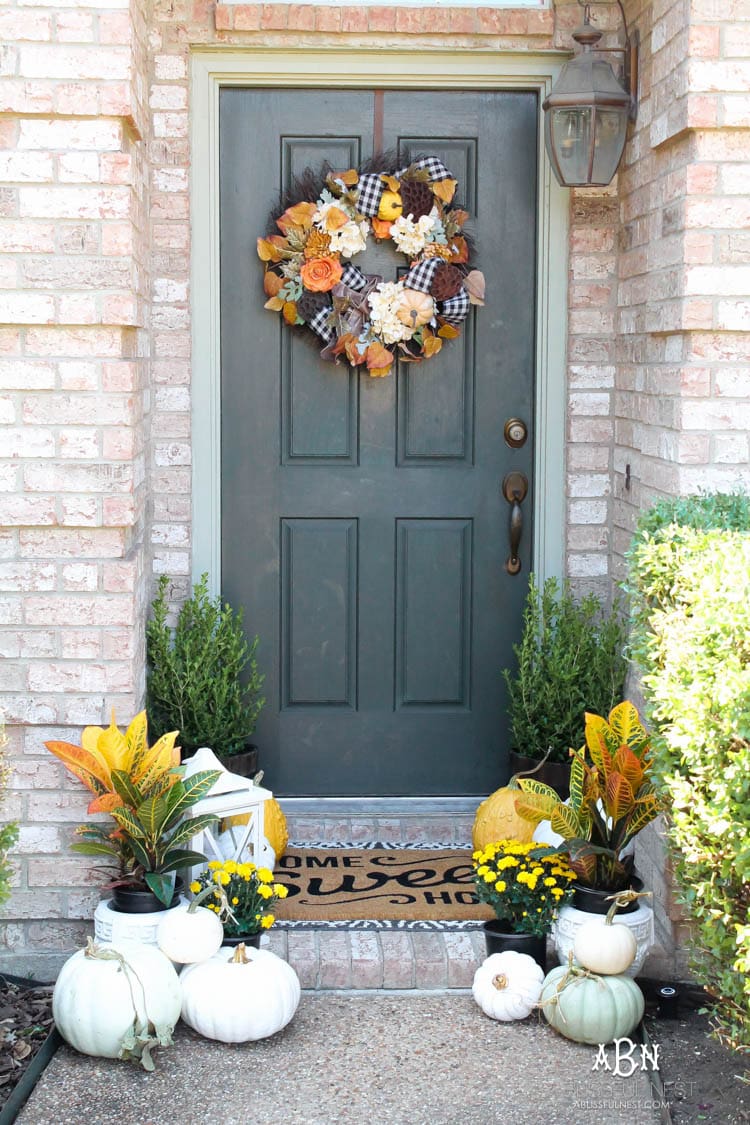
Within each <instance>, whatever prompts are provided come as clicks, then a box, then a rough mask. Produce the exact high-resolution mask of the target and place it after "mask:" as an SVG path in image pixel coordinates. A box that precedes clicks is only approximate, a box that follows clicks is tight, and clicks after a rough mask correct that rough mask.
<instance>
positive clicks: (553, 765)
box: [509, 750, 570, 801]
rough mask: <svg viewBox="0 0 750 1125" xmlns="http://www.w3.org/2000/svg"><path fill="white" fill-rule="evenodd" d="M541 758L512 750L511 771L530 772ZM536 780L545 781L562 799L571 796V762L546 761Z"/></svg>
mask: <svg viewBox="0 0 750 1125" xmlns="http://www.w3.org/2000/svg"><path fill="white" fill-rule="evenodd" d="M539 761H540V759H539V758H527V757H525V756H524V755H523V754H516V752H515V751H514V750H511V753H510V757H509V764H510V772H511V773H512V774H515V773H530V772H531V770H533V769H535V768H536V767H537V766H538V765H539ZM534 779H535V780H536V781H543V782H544V784H545V785H549V787H550V788H551V789H554V791H555V793H557V795H558V797H559V798H560V799H561V800H562V801H566V800H567V799H568V797H569V796H570V764H569V763H568V762H545V763H544V765H543V766H540V768H539V769H538V770H537V771H536V773H535V774H534Z"/></svg>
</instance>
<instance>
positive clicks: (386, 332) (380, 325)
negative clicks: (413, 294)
mask: <svg viewBox="0 0 750 1125" xmlns="http://www.w3.org/2000/svg"><path fill="white" fill-rule="evenodd" d="M403 291H404V284H403V282H402V281H384V282H381V283H380V285H378V286H376V288H375V289H374V290H373V291H372V293H370V294H368V297H367V301H368V304H369V306H370V309H371V310H372V311H371V316H370V322H371V324H372V327H373V329H374V330H375V332H376V334H377V335H378V336H380V338H381V339H382V340H383V341H384V342H385V343H386V344H396V343H398V341H399V340H409V339H411V335H412V330H411V327H410V326H409V325H407V324H402V323H401V321H400V320H399V319H398V316H397V315H396V314H397V310H398V309H399V308H400V307H401V294H402V293H403Z"/></svg>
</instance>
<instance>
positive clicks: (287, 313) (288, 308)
mask: <svg viewBox="0 0 750 1125" xmlns="http://www.w3.org/2000/svg"><path fill="white" fill-rule="evenodd" d="M281 313H282V316H283V317H284V320H285V321H286V322H287V324H296V323H297V306H296V305H295V303H294V301H285V302H284V306H283V308H282V310H281Z"/></svg>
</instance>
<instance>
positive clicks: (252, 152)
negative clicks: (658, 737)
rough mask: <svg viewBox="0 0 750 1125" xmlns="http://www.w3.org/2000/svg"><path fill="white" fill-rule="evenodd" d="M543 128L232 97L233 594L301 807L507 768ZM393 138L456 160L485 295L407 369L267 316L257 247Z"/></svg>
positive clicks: (444, 783) (529, 450) (375, 263)
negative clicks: (307, 174) (314, 338)
mask: <svg viewBox="0 0 750 1125" xmlns="http://www.w3.org/2000/svg"><path fill="white" fill-rule="evenodd" d="M537 121H538V106H537V98H536V94H534V93H531V92H525V91H514V92H472V91H445V92H439V91H409V92H401V91H390V90H389V91H361V90H318V89H315V90H295V89H285V90H258V89H252V90H251V89H239V88H232V89H225V90H223V91H222V95H221V107H220V154H221V156H220V199H221V354H222V367H221V386H222V404H221V443H222V501H221V503H222V545H221V546H222V574H221V588H222V593H223V595H224V596H225V597H226V598H227V599H228V600H229V601H231V602H232V604H233V605H235V606H240V605H242V606H244V607H245V617H246V625H247V629H248V632H249V633H250V634H253V633H256V632H257V633H258V634H259V636H260V640H261V643H260V647H259V650H258V657H259V664H260V666H261V669H262V671H263V672H265V675H266V684H265V694H266V697H267V702H266V706H265V708H264V711H263V713H262V716H261V719H260V722H259V724H258V729H257V732H256V736H255V741H256V742H257V743H258V744H259V746H260V751H261V757H262V764H263V766H264V768H265V770H266V779H267V782H268V784H269V785H270V787H271V788H272V789H273V790H274V791H276V792H277V793H279V794H284V795H300V796H301V795H310V796H313V795H321V794H322V795H328V796H337V795H340V796H347V795H363V796H364V795H377V796H389V795H394V796H418V795H438V794H440V795H462V794H467V795H468V794H479V793H485V792H488V791H489V790H490V789H491V788H493V787H495V786H496V785H497V784H498V783H500V782H501V781H502V780H503V778H504V777H505V776H506V773H507V771H506V754H507V748H508V731H507V721H506V718H505V693H504V690H503V685H502V681H501V675H500V673H501V669H502V668H503V667H505V666H506V665H509V664H510V663H511V661H512V658H513V654H512V645H513V643H514V642H515V641H517V639H518V636H519V630H520V621H521V612H522V605H523V599H524V595H525V592H526V584H527V578H528V571H529V563H530V559H531V554H532V542H533V540H532V532H533V529H532V520H531V515H532V504H533V481H532V479H531V468H532V464H533V404H534V351H535V348H534V325H535V288H536V286H535V260H536V227H535V223H536V176H537V166H536V165H537V162H536V152H537ZM376 148H377V150H379V151H380V150H382V149H391V150H397V151H398V158H399V162H400V163H403V164H407V163H408V162H409V160H410V159H412V158H415V157H416V156H418V155H420V154H434V155H436V156H438V157H439V158H440V159H441V160H442V161H443V162H444V163H445V164H446V166H447V167H448V168H449V169H450V171H451V172H452V173H453V175H454V176H455V177H456V178H457V179H458V183H459V189H458V193H457V197H458V195H460V198H461V201H462V203H463V205H464V206H465V208H466V209H467V210H468V211H469V212H470V213H471V215H472V223H471V227H470V228H469V229H470V230H471V232H472V233H473V235H474V238H475V243H476V251H475V254H474V261H475V262H476V265H477V267H478V268H479V269H481V270H482V271H483V272H484V274H485V277H486V282H487V298H486V306H485V307H484V308H481V309H478V310H476V309H475V310H472V314H471V316H470V319H469V321H467V322H466V323H465V325H464V326H463V332H462V335H461V337H460V339H458V340H454V341H450V342H449V343H448V344H447V346H445V347H444V348H443V350H442V351H441V352H440V354H439V355H437V356H435V357H433V358H431V359H429V360H427V361H425V362H424V363H422V364H419V365H404V366H400V367H399V369H398V370H397V371H396V372H395V373H394V374H392V375H391V376H389V377H388V378H371V377H370V376H368V375H367V373H366V372H364V371H363V369H362V368H359V369H358V370H357V371H356V372H354V371H353V370H351V369H350V368H348V367H346V366H343V365H342V366H340V367H335V366H333V365H331V364H329V363H325V362H323V361H322V360H321V359H320V358H319V356H318V349H317V348H316V346H315V345H314V343H312V342H311V341H310V340H309V339H307V338H305V336H301V335H298V334H296V333H295V332H292V331H290V330H289V329H287V328H285V327H284V326H283V325H282V323H281V320H280V318H279V317H278V316H277V315H276V314H274V313H271V312H267V311H265V310H264V309H263V302H264V299H265V298H264V297H263V291H262V267H261V263H260V262H259V260H258V258H257V256H256V253H255V241H256V237H257V236H258V235H262V234H264V233H265V232H266V227H267V222H268V215H269V212H270V211H271V210H272V209H273V208H274V205H275V202H276V200H277V198H278V195H279V190H280V188H281V187H282V186H283V187H286V188H288V187H289V186H290V184H291V182H292V180H293V178H294V177H295V176H296V175H298V174H299V173H300V172H302V171H303V170H304V169H305V168H306V167H312V168H315V169H317V168H319V167H320V165H321V164H322V163H323V162H324V161H328V162H329V163H330V164H331V165H333V166H334V167H335V168H337V169H345V168H349V167H356V166H357V165H359V164H360V163H361V162H362V161H363V160H365V159H367V158H369V157H370V156H371V155H372V154H373V151H374V150H375V149H376ZM371 253H372V254H373V257H372V258H370V259H368V258H367V257H366V255H368V254H371ZM356 262H357V264H358V265H361V266H362V267H363V268H364V269H365V270H366V272H371V273H374V272H377V273H380V274H382V275H384V276H385V278H386V280H390V279H391V278H393V279H395V277H396V274H397V271H398V270H399V268H402V267H403V265H404V264H405V263H404V260H403V259H402V258H401V256H400V255H398V254H397V253H396V251H395V249H388V248H384V247H383V246H378V247H373V250H372V251H371V250H370V248H369V247H368V250H367V251H365V254H363V255H361V256H359V257H358V258H357V259H356ZM514 417H516V418H520V419H522V420H523V421H524V422H525V423H526V424H527V426H528V430H529V437H528V440H527V441H526V443H525V445H523V446H522V447H521V448H512V447H511V446H510V445H509V444H508V443H507V442H506V441H505V440H504V436H503V434H504V427H505V424H506V422H507V421H508V419H510V418H514ZM513 470H517V471H520V472H522V473H524V474H525V475H526V477H527V478H528V480H529V495H528V496H527V498H526V500H525V502H524V504H523V506H522V509H521V510H522V513H523V532H522V538H521V548H520V558H521V561H522V569H521V572H520V573H519V574H517V575H512V574H509V573H508V571H507V570H506V565H505V564H506V560H507V559H508V556H509V553H510V548H509V520H510V511H511V509H510V507H509V505H508V503H507V502H506V500H505V499H504V498H503V497H502V495H501V484H502V482H503V479H504V477H505V476H506V474H507V473H509V472H511V471H513Z"/></svg>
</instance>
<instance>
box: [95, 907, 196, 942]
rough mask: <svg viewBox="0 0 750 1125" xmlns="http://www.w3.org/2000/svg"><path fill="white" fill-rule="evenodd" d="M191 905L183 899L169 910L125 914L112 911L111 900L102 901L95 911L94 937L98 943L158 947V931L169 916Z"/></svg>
mask: <svg viewBox="0 0 750 1125" xmlns="http://www.w3.org/2000/svg"><path fill="white" fill-rule="evenodd" d="M189 905H190V903H189V902H188V900H187V899H186V898H184V897H183V898H181V899H180V901H179V902H178V904H177V906H172V907H170V909H169V910H155V911H153V912H149V913H145V914H123V913H122V912H121V911H120V910H112V908H111V907H110V904H109V899H106V900H104V899H103V900H102V901H101V902H100V903H99V905H98V906H97V908H96V910H95V911H94V936H95V938H96V940H97V941H104V942H112V941H121V940H122V939H123V938H125V939H126V940H129V941H139V942H141V943H142V944H143V945H156V931H157V930H158V928H159V923H160V922H161V920H162V918H164V917H165V916H166V915H167V914H174V913H175V911H178V910H179V911H185V910H187V908H188V906H189Z"/></svg>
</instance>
